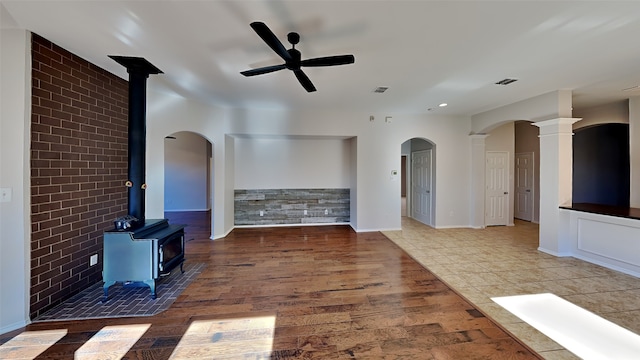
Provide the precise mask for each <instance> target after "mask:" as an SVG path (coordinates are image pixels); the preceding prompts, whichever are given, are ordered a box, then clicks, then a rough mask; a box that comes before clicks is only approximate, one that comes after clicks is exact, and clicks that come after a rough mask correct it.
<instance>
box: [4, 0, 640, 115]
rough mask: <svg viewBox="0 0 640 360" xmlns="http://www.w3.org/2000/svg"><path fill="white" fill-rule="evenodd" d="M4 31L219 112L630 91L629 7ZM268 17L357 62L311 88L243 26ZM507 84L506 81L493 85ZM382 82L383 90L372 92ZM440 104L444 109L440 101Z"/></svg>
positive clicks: (515, 5) (216, 9) (213, 15)
mask: <svg viewBox="0 0 640 360" xmlns="http://www.w3.org/2000/svg"><path fill="white" fill-rule="evenodd" d="M1 3H2V5H3V6H4V8H5V9H6V12H5V11H4V10H5V9H3V13H4V14H3V16H2V18H1V19H0V20H1V21H2V27H3V28H7V27H9V28H10V27H18V28H25V29H28V30H30V31H33V32H35V33H37V34H39V35H41V36H43V37H45V38H47V39H49V40H51V41H53V42H54V43H56V44H58V45H60V46H62V47H63V48H65V49H67V50H69V51H71V52H73V53H75V54H76V55H79V56H81V57H83V58H85V59H86V60H88V61H91V62H93V63H94V64H96V65H98V66H101V67H103V68H105V69H106V70H108V71H111V72H113V73H115V74H117V75H119V76H121V77H123V78H125V79H126V78H127V74H126V70H125V69H124V68H123V67H122V66H120V65H118V64H117V63H116V62H114V61H113V60H111V59H110V58H108V57H107V55H125V56H140V57H144V58H146V59H147V60H149V61H150V62H151V63H152V64H154V65H155V66H157V67H158V68H160V69H161V70H163V71H164V74H163V75H151V76H152V77H153V82H152V83H151V82H150V84H153V86H154V87H158V88H160V87H162V88H164V89H165V90H168V91H174V92H176V93H178V94H180V95H182V96H185V97H190V98H191V97H192V98H198V99H201V100H203V101H207V102H211V103H214V104H217V105H220V106H227V107H240V108H267V107H268V108H283V109H293V108H298V109H303V110H313V109H321V108H328V109H335V110H340V111H367V112H371V113H372V114H373V113H380V112H383V113H384V114H388V115H391V114H400V113H427V109H428V108H433V110H432V112H433V113H438V114H456V115H473V114H476V113H479V112H483V111H486V110H491V109H493V108H496V107H500V106H503V105H507V104H510V103H513V102H516V101H519V100H524V99H527V98H530V97H534V96H537V95H540V94H544V93H547V92H550V91H554V90H558V89H570V90H572V91H573V94H574V108H580V107H588V106H595V105H600V104H604V103H609V102H612V101H618V100H622V99H626V98H629V97H631V96H639V95H640V90H635V91H623V89H627V88H631V87H634V86H637V85H640V71H639V70H640V46H638V38H639V35H640V2H639V1H627V2H617V1H601V2H597V1H564V2H556V1H530V2H527V1H491V2H489V1H466V2H462V1H418V0H413V1H400V0H396V1H381V0H377V1H372V0H351V1H327V0H321V1H314V0H308V1H304V0H298V1H284V0H277V1H276V0H274V1H238V0H236V1H212V0H209V1H206V0H200V1H168V0H164V1H142V0H138V1H56V0H48V1H29V0H27V1H25V0H20V1H11V0H1ZM253 21H263V22H265V23H266V24H267V25H268V26H269V27H270V28H271V29H272V31H273V32H274V33H275V34H276V35H277V36H278V38H279V39H280V40H281V41H282V43H283V44H284V45H285V47H286V48H289V47H290V46H289V43H288V42H287V41H286V34H287V33H288V32H289V31H297V32H299V33H300V35H301V41H300V44H298V45H297V46H296V48H297V49H298V50H300V51H301V52H302V58H303V59H306V58H312V57H319V56H329V55H339V54H353V55H355V58H356V61H355V64H351V65H343V66H336V67H324V68H305V72H306V73H307V75H308V76H309V77H310V78H311V80H312V81H313V83H314V84H315V86H316V87H317V89H318V91H317V92H314V93H307V92H306V91H305V90H304V89H303V88H302V87H301V86H300V84H299V83H298V82H297V80H296V78H295V76H294V75H293V73H291V72H290V71H288V70H282V71H278V72H274V73H270V74H265V75H260V76H255V77H249V78H247V77H244V76H242V75H240V74H239V72H240V71H242V70H247V69H250V68H255V67H261V66H266V65H276V64H281V63H282V62H283V61H282V60H281V59H280V58H278V57H277V55H275V53H274V52H273V51H272V50H271V49H270V48H269V47H267V45H265V44H264V42H263V41H262V40H261V39H260V38H259V37H258V36H257V34H256V33H255V32H254V31H253V30H252V29H251V28H250V27H249V23H251V22H253ZM509 77H511V78H516V79H518V81H517V82H515V83H513V84H511V85H509V86H499V85H494V83H495V82H496V81H499V80H502V79H504V78H509ZM377 86H388V87H389V90H388V91H387V92H386V93H384V94H376V93H373V90H374V88H376V87H377ZM443 102H446V103H448V104H449V106H448V107H446V108H440V107H438V106H437V105H438V104H440V103H443Z"/></svg>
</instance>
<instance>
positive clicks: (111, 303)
mask: <svg viewBox="0 0 640 360" xmlns="http://www.w3.org/2000/svg"><path fill="white" fill-rule="evenodd" d="M204 267H205V264H203V263H189V262H185V264H184V271H185V272H184V274H181V273H180V269H179V268H177V269H174V270H173V271H172V272H171V274H170V275H169V276H167V277H165V278H161V279H160V280H158V283H157V285H156V294H157V298H156V299H155V300H153V299H151V296H150V290H149V287H148V286H143V287H133V286H123V285H122V284H116V285H113V286H111V287H110V288H109V298H108V299H107V301H106V302H105V303H102V298H103V294H104V292H103V290H102V283H100V284H95V285H93V286H91V287H89V288H88V289H86V290H84V291H82V292H81V293H79V294H78V295H76V296H74V297H72V298H71V299H69V300H67V301H65V302H64V303H62V304H60V305H58V306H56V307H55V308H53V309H51V310H49V311H47V312H46V313H44V314H42V315H41V316H39V317H38V318H37V319H35V320H34V322H42V321H60V320H80V319H97V318H114V317H134V316H151V315H155V314H158V313H160V312H162V311H164V310H166V309H168V308H169V306H171V304H173V302H174V301H175V300H176V298H177V297H178V295H180V293H182V291H183V290H184V289H185V288H186V287H187V285H189V284H190V283H191V281H192V280H193V279H195V278H196V277H197V276H198V275H199V274H200V273H201V272H202V269H203V268H204Z"/></svg>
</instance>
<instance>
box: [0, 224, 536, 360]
mask: <svg viewBox="0 0 640 360" xmlns="http://www.w3.org/2000/svg"><path fill="white" fill-rule="evenodd" d="M169 218H170V219H171V218H172V215H171V214H169ZM174 219H175V220H178V221H179V222H182V223H185V222H186V223H188V224H189V225H190V226H189V227H187V239H188V241H187V245H186V252H187V256H186V257H187V261H194V262H205V263H207V268H206V269H205V270H204V271H203V272H202V273H201V275H200V276H199V277H198V278H197V279H195V280H194V281H193V282H192V284H191V285H190V286H189V287H188V288H187V289H186V290H185V291H184V292H183V293H182V295H181V296H179V297H178V299H177V300H176V301H175V303H174V304H173V305H172V307H171V308H169V310H167V311H165V312H164V313H161V314H159V315H156V316H153V317H148V318H130V319H108V320H87V321H72V322H51V323H39V324H32V325H29V326H28V327H27V328H26V329H24V330H26V331H27V332H29V333H32V332H33V333H34V334H37V332H39V331H45V330H57V329H65V330H66V334H65V335H64V336H63V337H62V338H61V339H60V340H58V341H57V342H55V344H53V345H52V346H50V347H48V348H47V349H46V350H45V351H44V352H42V353H41V354H40V355H39V356H38V357H36V358H37V359H72V358H74V354H75V356H76V357H75V358H82V359H118V358H124V359H169V358H173V359H538V358H540V357H539V356H538V355H537V354H535V353H533V352H532V351H531V350H529V349H528V348H526V347H525V346H523V345H522V344H521V343H519V342H518V341H517V340H516V339H514V338H513V337H511V336H510V335H509V334H507V333H506V332H504V331H503V330H502V329H501V328H500V327H498V326H497V325H496V324H495V323H494V322H492V321H491V320H490V319H488V318H486V317H485V316H484V315H483V314H482V313H481V312H480V311H478V310H477V309H475V308H474V307H473V306H471V305H470V304H469V303H468V302H466V301H465V300H464V299H462V298H461V297H460V296H458V295H457V294H456V293H455V292H454V291H452V290H451V289H449V288H448V287H447V286H445V285H444V284H443V283H442V282H441V281H440V280H438V279H437V278H436V277H435V276H434V275H433V274H431V273H430V272H429V271H427V270H426V269H425V268H424V267H422V266H421V265H420V264H418V263H417V262H415V261H414V260H413V259H412V258H411V257H409V256H408V255H407V254H406V253H405V252H404V251H403V250H401V249H400V248H399V247H398V246H396V245H395V244H394V243H393V242H391V241H390V240H389V239H387V238H386V237H385V236H384V235H382V234H381V233H378V232H375V233H355V232H354V231H353V230H352V229H351V228H350V227H348V226H322V227H277V228H259V229H256V228H254V229H236V230H234V231H232V232H231V233H230V234H229V235H228V236H227V237H226V238H224V239H219V240H215V241H211V240H209V239H208V236H209V234H210V224H209V223H208V218H207V216H206V213H193V214H191V215H190V216H187V217H185V216H184V215H180V216H177V215H176V216H175V217H174ZM174 219H171V221H172V223H178V221H174ZM105 329H107V331H105ZM20 332H22V331H18V332H16V333H20ZM132 334H136V335H132ZM13 335H15V334H13ZM136 337H139V338H138V339H137V340H135V338H136ZM8 338H9V337H8V336H0V343H2V342H6V341H7V340H8ZM132 338H133V339H134V340H135V341H133V340H132ZM90 339H91V340H90ZM86 344H89V345H86ZM131 344H133V345H131ZM12 354H14V355H13V356H16V357H17V356H19V355H18V354H19V352H18V351H16V352H13V353H12Z"/></svg>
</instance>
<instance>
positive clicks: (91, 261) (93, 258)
mask: <svg viewBox="0 0 640 360" xmlns="http://www.w3.org/2000/svg"><path fill="white" fill-rule="evenodd" d="M97 263H98V254H93V255H91V257H90V258H89V266H93V265H95V264H97Z"/></svg>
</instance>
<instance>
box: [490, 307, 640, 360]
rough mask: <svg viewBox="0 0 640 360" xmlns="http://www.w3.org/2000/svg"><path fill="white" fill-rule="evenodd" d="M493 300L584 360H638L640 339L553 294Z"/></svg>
mask: <svg viewBox="0 0 640 360" xmlns="http://www.w3.org/2000/svg"><path fill="white" fill-rule="evenodd" d="M491 300H493V301H495V302H496V303H497V304H499V305H500V306H502V307H503V308H505V309H506V310H508V311H509V312H511V313H512V314H514V315H515V316H517V317H519V318H520V319H522V321H524V322H526V323H527V324H529V325H531V326H532V327H534V328H535V329H537V330H538V331H540V332H541V333H543V334H545V335H546V336H548V337H549V338H551V339H552V340H554V341H555V342H557V343H558V344H560V345H562V346H563V347H564V348H565V349H567V350H568V351H571V352H572V353H574V354H575V355H577V356H579V357H580V358H582V359H585V360H590V359H617V360H626V359H638V358H639V356H640V355H639V354H640V336H639V335H637V334H635V333H633V332H631V331H629V330H627V329H625V328H623V327H621V326H618V325H616V324H614V323H612V322H610V321H608V320H606V319H603V318H601V317H600V316H598V315H596V314H594V313H592V312H589V311H587V310H585V309H583V308H581V307H579V306H577V305H574V304H572V303H570V302H568V301H566V300H564V299H562V298H560V297H558V296H556V295H553V294H532V295H517V296H505V297H495V298H492V299H491Z"/></svg>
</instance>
